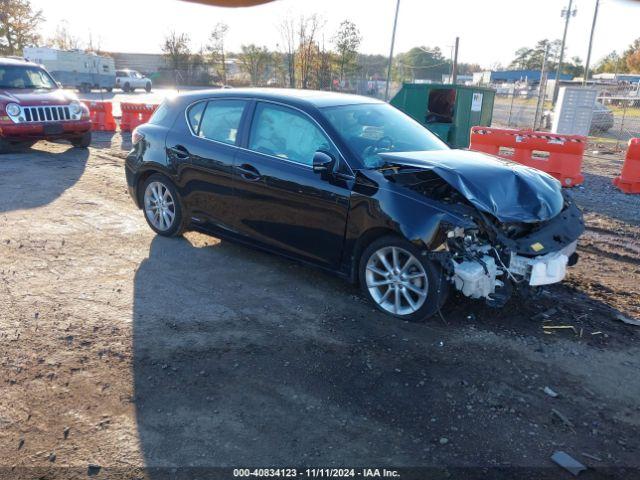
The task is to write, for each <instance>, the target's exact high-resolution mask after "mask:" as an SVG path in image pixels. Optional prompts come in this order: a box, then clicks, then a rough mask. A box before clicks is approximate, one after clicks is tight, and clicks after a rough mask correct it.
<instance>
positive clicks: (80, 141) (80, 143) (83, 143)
mask: <svg viewBox="0 0 640 480" xmlns="http://www.w3.org/2000/svg"><path fill="white" fill-rule="evenodd" d="M71 145H73V146H74V147H75V148H89V145H91V130H89V131H88V132H85V133H83V134H82V135H81V136H79V137H76V138H73V139H71Z"/></svg>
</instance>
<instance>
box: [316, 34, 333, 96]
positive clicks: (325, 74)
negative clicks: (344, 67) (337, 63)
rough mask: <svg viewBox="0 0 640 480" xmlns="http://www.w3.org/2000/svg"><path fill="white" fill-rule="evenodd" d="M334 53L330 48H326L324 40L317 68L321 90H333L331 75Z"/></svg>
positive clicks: (318, 84) (318, 85)
mask: <svg viewBox="0 0 640 480" xmlns="http://www.w3.org/2000/svg"><path fill="white" fill-rule="evenodd" d="M333 56H334V55H333V54H332V52H331V51H330V50H326V49H325V48H324V41H323V42H322V49H321V50H319V52H318V57H319V58H318V62H317V65H318V68H317V70H318V71H317V87H318V88H319V89H321V90H331V77H332V74H333V68H332V65H333V61H334V59H333Z"/></svg>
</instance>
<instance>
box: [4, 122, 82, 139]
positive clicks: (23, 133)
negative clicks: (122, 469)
mask: <svg viewBox="0 0 640 480" xmlns="http://www.w3.org/2000/svg"><path fill="white" fill-rule="evenodd" d="M45 125H46V124H45V123H30V124H27V123H22V124H13V125H0V137H1V138H3V139H5V140H8V141H10V142H11V141H15V142H21V141H28V140H57V139H65V138H73V137H78V136H80V135H83V134H84V133H86V132H88V131H89V130H91V121H90V120H77V121H71V122H60V123H59V125H62V132H61V133H56V134H45Z"/></svg>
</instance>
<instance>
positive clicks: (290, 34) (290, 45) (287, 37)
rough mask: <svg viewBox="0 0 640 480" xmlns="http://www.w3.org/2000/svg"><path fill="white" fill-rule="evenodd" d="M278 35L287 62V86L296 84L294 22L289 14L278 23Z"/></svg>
mask: <svg viewBox="0 0 640 480" xmlns="http://www.w3.org/2000/svg"><path fill="white" fill-rule="evenodd" d="M279 30H280V36H281V38H282V42H283V48H284V55H283V57H284V58H285V59H286V63H287V66H286V68H287V72H288V76H289V87H290V88H295V86H296V30H297V29H296V22H295V20H294V19H293V17H291V16H287V17H285V18H284V20H282V22H281V23H280V25H279Z"/></svg>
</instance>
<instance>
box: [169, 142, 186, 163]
mask: <svg viewBox="0 0 640 480" xmlns="http://www.w3.org/2000/svg"><path fill="white" fill-rule="evenodd" d="M169 151H170V152H171V153H173V154H174V155H175V156H176V157H177V158H179V159H180V160H186V159H187V158H189V157H190V156H191V155H190V153H189V150H187V149H186V148H185V147H183V146H182V145H176V146H175V147H169Z"/></svg>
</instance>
